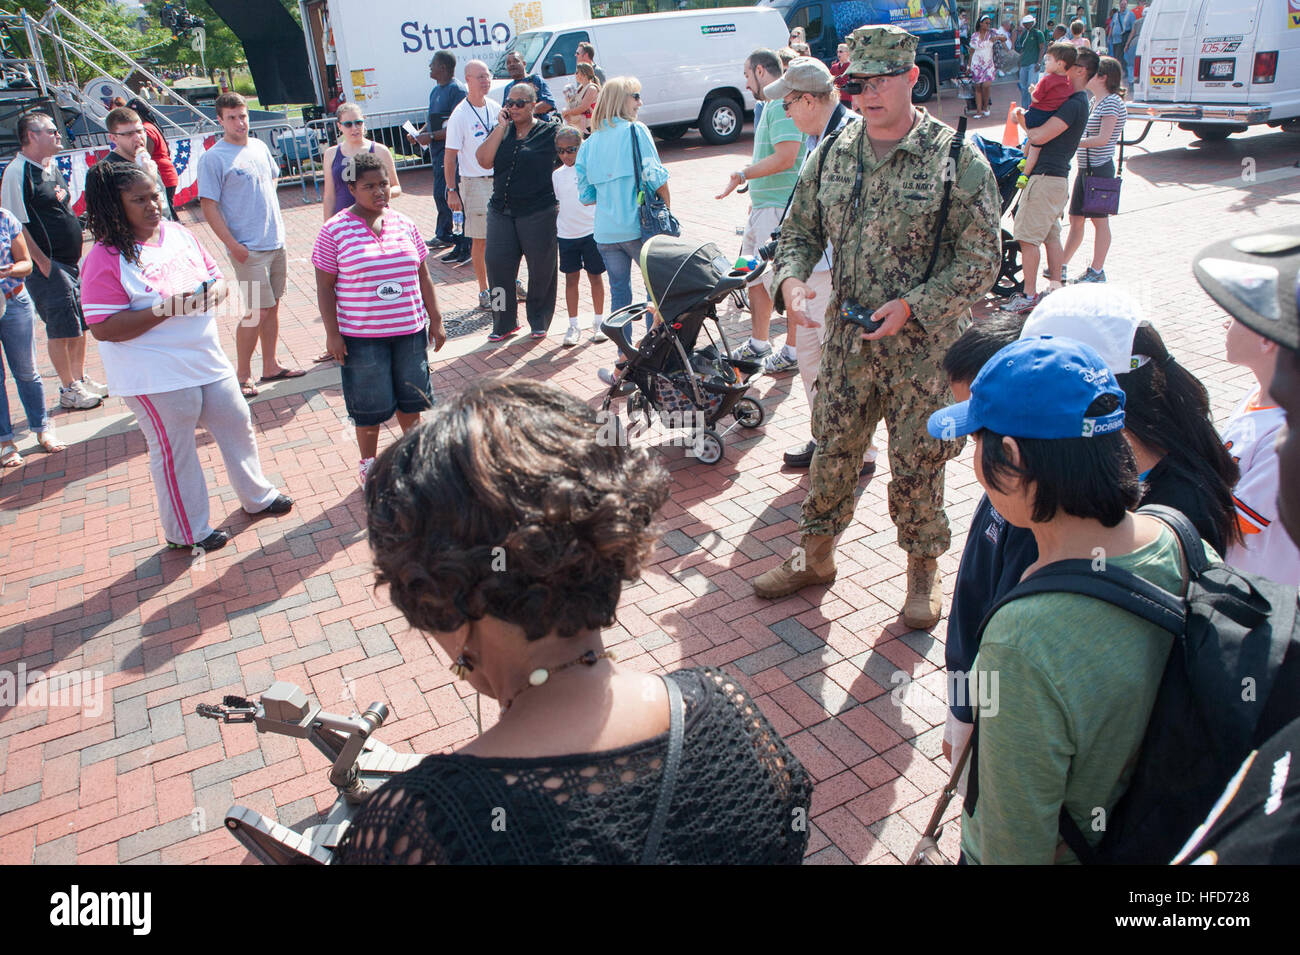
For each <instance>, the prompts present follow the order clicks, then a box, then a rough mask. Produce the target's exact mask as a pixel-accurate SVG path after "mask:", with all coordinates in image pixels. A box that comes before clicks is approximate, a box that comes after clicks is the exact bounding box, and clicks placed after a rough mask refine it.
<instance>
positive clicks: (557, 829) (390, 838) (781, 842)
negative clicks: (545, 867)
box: [336, 667, 812, 865]
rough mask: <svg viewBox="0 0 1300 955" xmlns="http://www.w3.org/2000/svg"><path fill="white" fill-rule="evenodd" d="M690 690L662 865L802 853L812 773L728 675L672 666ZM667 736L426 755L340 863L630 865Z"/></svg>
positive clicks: (392, 787)
mask: <svg viewBox="0 0 1300 955" xmlns="http://www.w3.org/2000/svg"><path fill="white" fill-rule="evenodd" d="M669 679H672V680H674V681H676V683H677V685H678V686H679V687H680V688H681V691H682V696H683V698H684V700H685V701H686V733H685V742H684V745H683V749H682V762H681V766H680V768H679V771H678V777H677V787H676V789H675V791H674V795H673V798H672V802H671V804H670V807H669V812H668V823H667V826H666V827H665V829H664V833H663V837H662V838H661V840H660V844H659V855H658V861H659V862H662V863H679V864H691V863H715V864H716V863H738V864H748V865H757V864H773V863H778V864H792V865H795V864H798V863H800V862H801V861H802V859H803V854H804V850H805V848H806V847H807V844H808V809H809V803H810V802H811V799H812V781H811V780H810V779H809V777H808V774H807V772H806V771H805V770H804V768H803V766H802V765H800V763H799V761H798V760H797V759H796V758H795V757H794V754H793V753H791V752H790V749H789V748H788V747H787V746H786V744H785V741H784V740H782V739H781V737H780V736H779V735H777V733H776V731H775V730H774V729H772V727H771V725H770V724H769V723H768V722H767V719H766V718H765V717H764V716H763V714H762V713H761V712H760V711H759V709H758V707H757V706H755V705H754V703H753V701H752V700H751V699H749V696H748V694H746V693H745V692H744V690H743V689H742V688H741V687H740V685H739V684H738V683H737V682H736V681H735V680H734V679H732V678H731V677H729V676H727V674H726V673H724V672H722V671H721V670H716V669H713V668H711V667H698V668H695V669H690V670H679V671H677V672H676V673H673V674H671V675H670V676H669ZM667 752H668V734H667V733H665V734H663V735H662V736H657V737H655V738H653V739H649V740H644V741H642V742H639V743H634V744H633V745H631V746H625V747H622V748H620V749H614V750H606V751H604V752H600V753H580V754H576V755H571V756H547V757H543V758H540V759H520V758H490V759H488V758H480V757H475V756H460V755H456V754H451V755H443V756H429V757H427V758H426V759H425V760H424V761H423V762H421V763H420V765H419V766H417V767H416V768H415V769H412V770H410V771H408V772H406V773H403V774H402V775H400V776H396V777H394V778H393V779H392V780H390V781H389V782H388V783H386V784H385V785H384V786H382V787H381V788H380V789H379V790H377V791H376V792H375V793H374V795H372V796H371V797H370V799H369V801H368V802H367V803H366V805H365V807H364V808H363V809H362V810H361V812H360V813H358V815H357V817H356V819H355V820H354V821H353V823H352V825H351V826H350V827H349V828H348V830H347V832H346V833H345V834H344V837H343V839H342V841H341V843H340V844H339V847H338V850H337V853H336V860H337V861H338V862H339V863H343V864H395V865H429V864H436V865H456V864H581V863H589V864H590V863H595V864H631V863H636V862H638V861H639V860H640V857H641V851H642V848H643V846H644V843H645V838H646V832H647V830H648V829H649V828H650V819H651V816H652V815H653V813H654V807H655V802H656V799H657V797H658V794H659V779H660V773H661V768H662V766H663V763H664V759H665V757H666V755H667Z"/></svg>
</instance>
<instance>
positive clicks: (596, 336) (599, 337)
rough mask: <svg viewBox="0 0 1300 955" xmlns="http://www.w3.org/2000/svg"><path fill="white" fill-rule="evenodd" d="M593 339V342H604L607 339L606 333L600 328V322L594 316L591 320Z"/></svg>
mask: <svg viewBox="0 0 1300 955" xmlns="http://www.w3.org/2000/svg"><path fill="white" fill-rule="evenodd" d="M591 340H592V341H593V342H603V341H605V340H606V336H605V333H604V332H603V331H601V330H600V322H599V321H598V320H596V319H594V318H593V319H592V320H591Z"/></svg>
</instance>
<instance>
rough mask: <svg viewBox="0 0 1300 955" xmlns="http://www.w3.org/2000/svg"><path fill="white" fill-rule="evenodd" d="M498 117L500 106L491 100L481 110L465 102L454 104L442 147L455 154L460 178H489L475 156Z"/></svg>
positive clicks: (490, 172)
mask: <svg viewBox="0 0 1300 955" xmlns="http://www.w3.org/2000/svg"><path fill="white" fill-rule="evenodd" d="M500 114H501V104H500V103H498V102H497V101H496V100H494V99H489V100H487V101H486V102H485V103H484V104H483V105H482V106H481V107H480V106H475V105H474V104H473V103H471V102H470V101H469V99H468V98H466V99H463V100H461V101H460V102H459V103H457V104H456V108H455V109H453V110H452V111H451V115H450V116H448V117H447V125H446V130H447V141H446V142H445V143H444V144H443V145H444V147H445V148H447V149H454V150H456V161H457V162H458V163H460V174H461V176H462V177H471V178H473V177H479V176H490V175H492V170H491V169H484V168H483V167H482V166H480V165H479V164H478V160H476V159H475V158H474V153H475V152H477V151H478V148H479V147H480V146H482V145H483V141H484V140H486V139H487V136H488V133H490V132H492V128H493V127H494V126H496V124H497V117H498V116H499V115H500ZM448 185H451V184H450V183H448Z"/></svg>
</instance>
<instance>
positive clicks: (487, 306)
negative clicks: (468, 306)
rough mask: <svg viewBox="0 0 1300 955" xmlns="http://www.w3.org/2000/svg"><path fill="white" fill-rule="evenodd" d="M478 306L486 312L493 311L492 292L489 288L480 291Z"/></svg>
mask: <svg viewBox="0 0 1300 955" xmlns="http://www.w3.org/2000/svg"><path fill="white" fill-rule="evenodd" d="M478 307H479V308H481V309H482V310H483V311H485V312H490V311H492V293H491V292H489V291H488V290H487V289H484V290H483V291H481V292H479V293H478Z"/></svg>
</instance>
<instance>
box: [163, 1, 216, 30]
mask: <svg viewBox="0 0 1300 955" xmlns="http://www.w3.org/2000/svg"><path fill="white" fill-rule="evenodd" d="M158 19H159V20H161V21H162V25H163V26H165V27H166V28H167V29H169V30H171V31H172V36H173V37H179V36H181V35H182V34H184V33H189V32H190V31H191V30H201V29H203V27H204V26H205V25H206V23H205V21H204V19H203V18H202V17H196V16H195V15H194V14H192V13H190V11H189V8H188V7H187V6H186V5H185V3H184V0H182V2H181V4H180V6H179V7H177V6H175V5H173V4H171V3H164V4H163V8H162V10H160V11H159V12H158Z"/></svg>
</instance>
